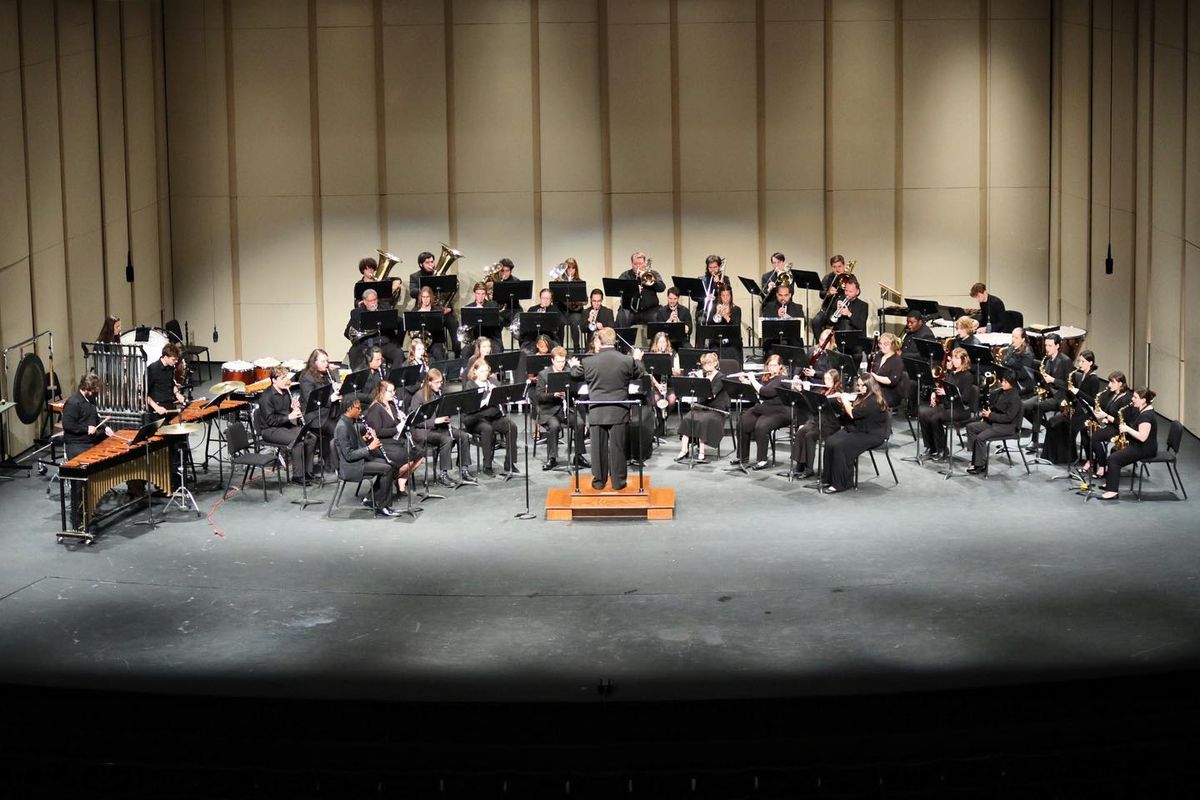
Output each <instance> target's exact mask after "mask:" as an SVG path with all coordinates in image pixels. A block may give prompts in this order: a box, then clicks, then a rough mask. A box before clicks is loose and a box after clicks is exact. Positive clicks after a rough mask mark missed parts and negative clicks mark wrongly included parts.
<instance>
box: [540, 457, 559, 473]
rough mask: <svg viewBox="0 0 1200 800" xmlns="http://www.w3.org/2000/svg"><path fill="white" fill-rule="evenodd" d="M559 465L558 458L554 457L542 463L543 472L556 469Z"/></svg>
mask: <svg viewBox="0 0 1200 800" xmlns="http://www.w3.org/2000/svg"><path fill="white" fill-rule="evenodd" d="M557 466H558V459H557V458H552V459H550V460H549V461H547V462H546V463H545V464H542V472H549V471H550V470H552V469H554V468H555V467H557Z"/></svg>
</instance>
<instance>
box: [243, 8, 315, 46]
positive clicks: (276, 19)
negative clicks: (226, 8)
mask: <svg viewBox="0 0 1200 800" xmlns="http://www.w3.org/2000/svg"><path fill="white" fill-rule="evenodd" d="M232 5H233V27H234V28H263V29H269V28H306V27H308V3H307V2H306V0H237V2H235V3H233V4H232ZM234 38H235V39H236V38H237V37H236V36H235V37H234Z"/></svg>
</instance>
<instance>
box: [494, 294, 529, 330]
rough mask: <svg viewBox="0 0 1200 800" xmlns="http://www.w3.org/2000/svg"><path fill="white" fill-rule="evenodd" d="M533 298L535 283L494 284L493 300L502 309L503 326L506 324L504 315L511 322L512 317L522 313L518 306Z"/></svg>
mask: <svg viewBox="0 0 1200 800" xmlns="http://www.w3.org/2000/svg"><path fill="white" fill-rule="evenodd" d="M532 297H533V281H498V282H496V283H494V284H492V299H493V300H495V301H496V305H497V306H499V307H500V309H501V314H502V316H501V317H500V320H501V324H504V319H505V317H504V316H503V315H504V314H507V315H508V319H509V321H510V322H511V320H512V315H513V314H515V313H519V312H520V309H519V308H518V307H517V306H519V305H520V303H521V301H522V300H529V299H531V298H532ZM510 333H511V331H510Z"/></svg>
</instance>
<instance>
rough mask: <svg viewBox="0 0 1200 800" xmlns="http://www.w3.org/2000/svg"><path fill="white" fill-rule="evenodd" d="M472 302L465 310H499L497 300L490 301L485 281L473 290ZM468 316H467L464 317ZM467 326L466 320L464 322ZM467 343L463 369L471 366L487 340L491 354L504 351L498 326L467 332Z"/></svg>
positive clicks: (464, 345)
mask: <svg viewBox="0 0 1200 800" xmlns="http://www.w3.org/2000/svg"><path fill="white" fill-rule="evenodd" d="M471 293H472V299H471V302H469V303H467V304H466V305H464V306H463V308H499V306H498V305H496V301H495V300H489V299H488V296H487V284H486V283H484V282H483V281H476V282H475V286H474V287H473V288H472V290H471ZM464 316H466V315H464ZM463 324H464V325H465V324H466V320H464V321H463ZM466 336H467V341H466V342H464V343H463V349H462V354H463V369H464V371H465V369H466V368H467V367H468V366H470V364H471V362H472V361H474V360H475V351H476V349H477V348H478V346H479V343H480V342H481V341H483V340H484V339H486V340H487V341H489V342H491V344H492V349H491V351H490V352H493V353H499V352H500V351H501V350H503V349H504V345H503V343H502V342H501V341H500V328H499V327H496V326H492V327H482V326H480V327H479V328H473V329H471V330H470V331H468V332H467V334H466Z"/></svg>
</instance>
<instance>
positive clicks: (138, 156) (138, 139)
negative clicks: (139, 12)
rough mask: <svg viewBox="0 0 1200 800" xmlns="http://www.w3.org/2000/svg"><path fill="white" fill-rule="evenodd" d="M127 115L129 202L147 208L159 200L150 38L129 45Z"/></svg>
mask: <svg viewBox="0 0 1200 800" xmlns="http://www.w3.org/2000/svg"><path fill="white" fill-rule="evenodd" d="M125 66H126V70H125V112H126V116H127V118H128V140H129V202H130V204H131V205H132V206H133V208H135V209H139V208H145V207H146V206H147V205H149V204H151V203H153V202H154V201H155V199H156V198H157V197H158V166H157V158H156V153H155V148H156V141H157V139H156V137H157V132H156V130H155V127H154V114H155V109H154V54H153V51H152V50H151V41H150V37H149V36H140V37H138V38H135V39H127V40H126V41H125Z"/></svg>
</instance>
